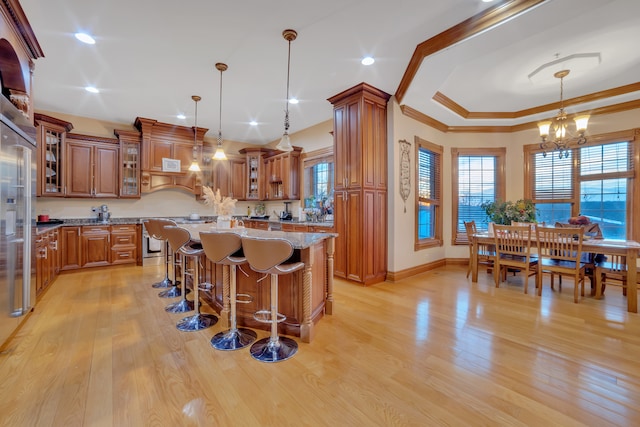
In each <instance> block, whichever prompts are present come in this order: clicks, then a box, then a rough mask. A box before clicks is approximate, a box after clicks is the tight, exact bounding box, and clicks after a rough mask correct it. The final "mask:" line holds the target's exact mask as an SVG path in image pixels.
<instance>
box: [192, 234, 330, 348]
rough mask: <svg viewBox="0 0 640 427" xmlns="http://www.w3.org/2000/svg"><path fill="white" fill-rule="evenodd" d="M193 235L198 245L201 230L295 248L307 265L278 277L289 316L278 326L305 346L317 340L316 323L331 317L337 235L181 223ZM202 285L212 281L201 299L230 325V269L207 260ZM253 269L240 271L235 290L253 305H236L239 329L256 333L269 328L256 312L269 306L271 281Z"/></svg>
mask: <svg viewBox="0 0 640 427" xmlns="http://www.w3.org/2000/svg"><path fill="white" fill-rule="evenodd" d="M180 226H181V227H183V228H185V229H187V230H188V231H189V232H190V233H191V237H192V239H193V240H194V241H199V240H200V232H202V231H205V232H208V231H231V232H234V233H238V234H241V235H243V236H250V237H265V238H282V239H285V240H287V241H289V242H290V243H291V244H292V245H293V248H294V254H293V257H294V258H295V259H296V260H299V261H302V262H303V263H304V265H305V266H304V268H303V269H302V270H300V271H298V272H294V273H292V274H289V275H283V276H280V277H279V287H278V304H279V307H278V312H280V313H282V314H284V315H285V316H286V317H287V318H286V320H285V321H284V322H281V323H280V324H279V325H278V329H279V332H280V333H282V334H285V335H293V336H299V337H300V339H301V340H302V341H303V342H311V341H312V340H313V336H314V331H315V329H314V328H315V325H316V324H317V323H318V321H320V319H322V317H323V316H324V315H325V314H329V315H330V314H332V313H333V253H334V239H335V237H336V236H335V234H333V233H300V232H286V231H264V230H255V229H248V228H232V229H222V230H218V229H216V228H215V226H212V225H211V224H180ZM201 265H202V267H201V268H202V273H201V275H200V277H201V279H200V280H201V281H204V282H207V283H210V284H211V285H212V288H211V290H210V292H201V294H200V295H201V298H202V299H203V300H204V301H206V302H207V303H209V304H210V305H211V307H212V308H213V309H214V310H215V311H216V312H218V313H219V314H220V321H221V322H222V323H223V325H225V326H228V319H229V312H230V307H229V267H228V266H222V265H216V264H214V263H212V262H211V261H209V260H208V259H206V257H203V259H202V260H201ZM264 276H265V275H264V274H262V273H257V272H255V271H253V270H252V269H251V268H250V267H249V265H248V264H243V265H241V266H240V268H238V269H237V292H238V293H239V294H247V295H250V296H251V298H250V301H248V302H247V303H244V304H238V306H237V316H238V325H243V326H247V327H251V328H256V329H265V330H268V329H269V325H267V324H264V323H260V322H257V321H256V320H255V319H254V318H253V313H254V312H256V311H257V310H260V309H264V308H267V307H269V304H270V302H269V279H268V278H265V279H264V280H263V277H264Z"/></svg>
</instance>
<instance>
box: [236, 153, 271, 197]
mask: <svg viewBox="0 0 640 427" xmlns="http://www.w3.org/2000/svg"><path fill="white" fill-rule="evenodd" d="M266 152H267V150H266V149H263V148H243V149H242V150H240V153H241V154H244V155H246V156H247V160H246V164H247V169H246V170H247V180H246V183H247V192H246V199H247V200H263V199H264V194H265V191H264V162H263V160H264V155H265V153H266Z"/></svg>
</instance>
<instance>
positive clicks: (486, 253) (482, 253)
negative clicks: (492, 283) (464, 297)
mask: <svg viewBox="0 0 640 427" xmlns="http://www.w3.org/2000/svg"><path fill="white" fill-rule="evenodd" d="M463 222H464V229H465V231H466V232H467V240H468V242H469V267H468V268H467V278H468V277H469V273H471V260H472V259H473V257H474V253H473V235H474V234H476V233H477V232H478V228H477V226H476V222H475V221H473V220H471V221H463ZM477 258H478V265H480V264H484V265H486V266H487V272H490V271H492V269H493V265H494V260H495V258H496V250H495V248H494V247H493V245H486V244H478V254H477Z"/></svg>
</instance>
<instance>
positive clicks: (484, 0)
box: [482, 0, 493, 3]
mask: <svg viewBox="0 0 640 427" xmlns="http://www.w3.org/2000/svg"><path fill="white" fill-rule="evenodd" d="M492 1H493V0H482V2H483V3H491V2H492Z"/></svg>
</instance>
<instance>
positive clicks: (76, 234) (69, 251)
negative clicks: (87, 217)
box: [58, 226, 82, 270]
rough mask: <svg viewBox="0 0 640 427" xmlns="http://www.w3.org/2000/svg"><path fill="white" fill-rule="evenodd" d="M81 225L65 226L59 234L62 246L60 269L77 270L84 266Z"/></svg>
mask: <svg viewBox="0 0 640 427" xmlns="http://www.w3.org/2000/svg"><path fill="white" fill-rule="evenodd" d="M80 234H81V227H79V226H64V227H61V228H60V232H59V235H58V239H59V248H60V270H75V269H78V268H80V267H81V266H82V259H81V254H82V245H81V242H80Z"/></svg>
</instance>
